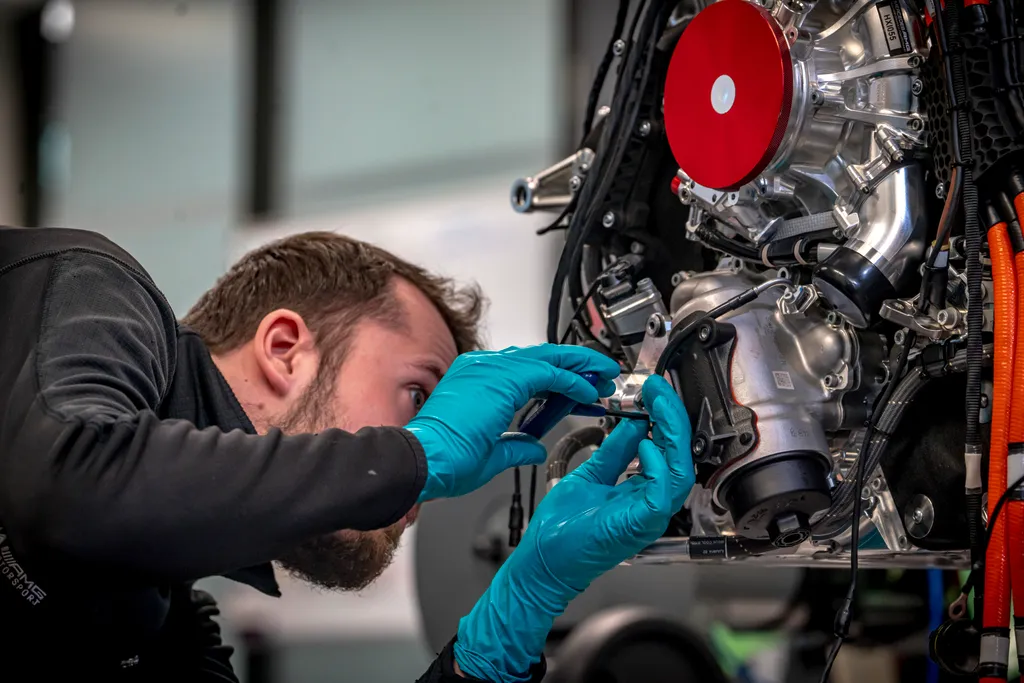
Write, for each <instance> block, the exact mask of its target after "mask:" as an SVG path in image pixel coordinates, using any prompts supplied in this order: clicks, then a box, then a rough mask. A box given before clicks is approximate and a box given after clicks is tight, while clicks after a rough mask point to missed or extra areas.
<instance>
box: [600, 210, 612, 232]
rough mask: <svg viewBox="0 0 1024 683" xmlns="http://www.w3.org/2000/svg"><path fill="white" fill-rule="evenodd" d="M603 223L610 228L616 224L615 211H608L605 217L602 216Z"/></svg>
mask: <svg viewBox="0 0 1024 683" xmlns="http://www.w3.org/2000/svg"><path fill="white" fill-rule="evenodd" d="M601 225H603V226H604V227H606V228H610V227H612V226H613V225H615V213H614V212H613V211H609V212H608V213H606V214H605V215H604V217H603V218H601Z"/></svg>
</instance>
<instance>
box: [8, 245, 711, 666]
mask: <svg viewBox="0 0 1024 683" xmlns="http://www.w3.org/2000/svg"><path fill="white" fill-rule="evenodd" d="M479 313H480V299H479V296H478V295H477V294H476V293H475V292H473V291H467V290H458V289H456V288H455V287H454V286H453V285H452V284H451V283H450V282H448V281H446V280H444V279H442V278H438V277H436V276H432V275H430V274H428V273H426V272H425V271H423V270H422V269H420V268H417V267H415V266H412V265H411V264H408V263H406V262H404V261H401V260H400V259H397V258H396V257H394V256H393V255H391V254H389V253H387V252H384V251H382V250H380V249H376V248H374V247H372V246H370V245H366V244H363V243H359V242H356V241H354V240H350V239H347V238H344V237H341V236H338V235H332V234H324V233H313V234H306V235H300V236H297V237H292V238H288V239H285V240H282V241H280V242H277V243H275V244H272V245H269V246H267V247H265V248H262V249H259V250H256V251H255V252H253V253H251V254H249V255H248V256H246V257H245V258H243V259H242V261H241V262H239V263H238V264H236V265H235V266H234V267H233V268H232V269H231V270H230V271H229V273H228V274H227V275H225V276H224V277H223V278H222V279H221V280H220V281H219V282H218V283H217V284H216V286H215V287H214V288H213V289H212V290H211V291H210V292H208V293H207V294H206V295H204V296H203V297H202V298H201V299H200V301H199V302H198V303H197V304H196V306H195V307H194V308H193V310H192V311H191V312H190V313H189V314H188V315H187V316H186V318H185V319H184V321H183V324H182V325H179V324H178V323H177V322H176V321H175V319H174V316H173V314H172V312H171V309H170V307H169V306H168V305H167V302H166V300H165V299H164V298H163V296H162V295H161V294H160V292H159V291H158V290H157V288H156V287H155V286H154V285H153V283H152V281H151V280H150V278H149V277H148V275H146V273H145V271H144V270H143V269H142V267H141V266H140V265H139V264H138V263H136V262H135V261H134V259H132V257H131V256H130V255H129V254H127V253H126V252H124V251H123V250H122V249H120V248H118V247H117V246H116V245H114V244H112V243H110V242H109V241H107V240H106V239H104V238H102V237H100V236H98V235H95V234H93V233H86V232H81V231H73V230H16V229H0V320H2V321H3V325H2V326H0V348H3V350H4V356H3V359H2V360H0V528H2V531H0V571H2V575H3V578H4V580H3V581H0V614H2V615H3V620H2V621H0V623H2V626H0V652H2V654H3V656H4V663H5V665H6V666H7V669H6V670H5V680H8V679H13V680H18V679H20V678H22V677H26V678H27V677H29V676H31V677H32V678H38V677H39V675H40V673H43V672H45V673H56V672H59V671H67V670H68V669H69V668H73V670H74V671H75V672H76V673H77V674H83V673H84V674H87V675H97V674H98V675H103V676H104V677H105V678H106V680H113V681H117V680H139V681H154V680H190V681H202V680H218V681H231V680H235V678H234V674H233V673H232V671H231V667H230V663H229V661H228V656H229V650H228V649H227V648H225V647H223V646H222V644H221V642H220V636H219V630H218V629H217V626H216V623H215V622H214V621H213V620H212V616H214V615H216V607H215V605H214V604H213V601H212V600H211V599H210V598H209V596H207V595H205V594H203V593H202V592H201V591H195V590H193V589H192V586H191V584H192V582H194V581H195V580H197V579H199V578H202V577H205V576H212V575H226V576H229V577H230V578H233V579H236V580H238V581H242V582H244V583H247V584H249V585H251V586H253V587H255V588H257V589H259V590H262V591H264V592H267V593H270V594H277V586H276V583H275V581H274V576H273V571H272V569H271V566H270V564H269V563H270V562H271V561H273V560H278V561H280V562H281V564H282V565H283V566H284V567H286V568H287V569H289V570H290V571H292V572H295V573H296V574H298V575H299V576H301V577H303V578H305V579H306V580H309V581H311V582H313V583H315V584H318V585H320V586H324V587H327V588H334V589H351V588H359V587H362V586H365V585H367V584H368V583H369V582H370V581H372V580H373V579H374V578H375V577H376V576H378V575H379V574H380V572H381V571H382V570H383V569H384V567H385V566H386V565H387V563H388V561H389V560H390V558H391V555H392V553H393V552H394V549H395V547H396V545H397V543H398V538H399V536H400V535H401V532H402V530H403V529H404V528H405V526H406V525H408V524H409V523H411V522H412V521H413V520H414V519H415V516H416V511H417V508H418V504H420V503H423V502H426V501H429V500H432V499H436V498H444V497H451V496H458V495H462V494H464V493H468V492H470V491H472V490H474V489H476V488H478V487H479V486H482V485H483V484H485V483H486V482H487V481H489V480H490V479H491V478H492V477H493V476H494V475H496V474H497V473H499V472H500V471H502V470H504V469H506V468H508V467H513V466H520V465H527V464H536V463H539V462H542V461H543V459H544V457H545V455H544V450H543V447H542V446H540V444H538V443H537V442H536V441H534V440H532V439H529V438H526V437H524V436H523V435H514V434H512V435H509V434H505V435H503V432H504V431H505V430H506V429H507V427H508V425H509V423H510V422H511V421H512V419H513V416H514V414H515V413H516V412H517V411H518V410H520V409H521V408H522V407H523V406H524V405H525V404H526V403H527V401H528V400H529V399H530V398H531V397H534V396H536V395H538V394H540V393H542V392H557V393H562V394H566V395H568V396H570V397H572V398H573V399H574V400H577V401H580V402H583V403H591V402H593V401H595V400H597V398H598V396H599V395H607V394H608V393H610V391H611V389H612V387H611V383H610V380H611V379H612V378H614V377H615V376H616V375H617V374H618V372H619V368H618V365H617V364H616V363H615V362H614V361H611V360H610V359H608V358H606V357H604V356H602V355H601V354H598V353H596V352H592V351H589V350H586V349H582V348H577V347H558V346H551V345H543V346H538V347H530V348H525V349H506V350H505V351H502V352H497V353H494V352H472V351H471V350H472V349H473V348H474V347H475V346H477V336H476V324H477V319H478V317H479ZM585 371H591V372H596V373H598V374H599V376H600V377H601V378H602V379H601V381H600V382H599V384H598V386H597V387H596V388H595V387H593V386H591V385H590V384H589V383H588V382H586V381H584V380H583V378H582V377H580V375H579V373H581V372H585ZM644 395H645V402H646V405H648V406H649V411H650V413H651V418H652V421H653V423H654V427H653V440H648V439H646V438H645V437H646V436H647V431H648V429H647V425H646V424H645V423H634V422H626V423H623V424H622V425H620V426H619V427H618V428H617V429H616V431H615V433H613V434H612V435H611V436H610V437H609V438H608V440H607V441H606V444H605V445H604V446H603V447H602V449H601V450H600V451H599V452H598V453H597V454H595V455H594V456H593V457H592V458H591V459H590V460H589V461H588V462H587V463H585V465H584V466H581V467H580V468H578V469H577V470H576V472H574V473H573V474H572V475H571V476H569V477H566V478H565V479H563V480H562V482H561V483H560V484H559V485H558V486H557V487H556V488H555V489H553V490H552V492H551V493H550V494H549V495H548V496H546V497H545V499H544V501H543V502H542V504H541V505H540V506H539V507H538V510H537V512H536V514H535V517H534V519H533V521H532V523H531V524H530V526H529V528H528V529H527V531H526V533H525V535H524V538H523V541H522V543H521V544H520V546H519V547H518V548H517V550H516V551H515V552H514V553H513V554H512V556H511V557H510V558H509V560H508V561H507V562H506V563H505V564H504V565H503V566H502V568H501V569H500V571H499V572H498V575H497V576H496V577H495V580H494V582H493V583H492V585H491V587H490V588H489V590H488V592H487V594H485V595H484V596H483V597H482V598H481V600H480V602H479V603H478V604H477V606H476V608H474V610H473V612H472V613H471V614H470V615H468V616H467V617H466V618H465V619H463V620H462V622H461V623H460V626H459V632H458V634H457V635H456V637H455V638H454V639H453V641H452V643H451V644H450V645H449V646H448V647H447V648H446V649H445V650H444V651H443V652H442V653H441V654H440V656H439V657H438V659H437V661H435V662H434V664H433V665H432V666H431V668H430V670H429V671H428V672H427V673H426V674H425V675H424V677H423V679H422V680H424V681H449V680H465V679H467V678H468V679H470V680H490V681H502V682H505V681H526V680H539V678H540V676H542V675H543V667H544V665H543V659H542V657H541V653H542V650H543V644H544V639H545V638H546V635H547V631H548V630H549V629H550V627H551V623H552V621H553V620H554V618H555V617H556V616H557V615H558V614H560V613H561V611H562V610H564V609H565V607H566V606H567V605H568V603H569V601H570V600H571V599H572V598H573V597H574V596H575V595H576V594H578V593H579V592H580V591H581V590H583V589H584V588H586V586H587V585H588V584H589V583H590V581H592V580H593V579H594V578H596V577H597V576H598V575H600V574H601V573H602V572H604V571H607V570H608V569H610V568H611V567H613V566H615V565H616V564H618V563H619V562H620V561H622V560H624V559H626V558H628V557H629V556H631V555H633V554H635V552H637V551H638V550H639V549H641V548H642V547H643V546H644V545H646V544H647V543H649V542H651V541H652V540H654V539H655V538H657V537H658V535H660V533H662V532H663V531H664V529H665V528H666V526H667V524H668V520H669V517H670V516H671V515H672V513H673V512H674V511H676V510H678V509H679V507H680V506H681V505H682V503H683V500H684V499H685V496H686V494H687V493H688V491H689V488H690V486H691V485H692V482H693V471H692V464H691V463H690V461H689V425H688V423H687V421H686V417H685V414H684V412H683V411H682V408H681V406H680V404H679V401H678V399H677V398H676V396H675V393H674V391H673V390H672V389H671V387H669V386H668V385H667V383H665V382H664V381H663V380H661V379H660V378H655V379H654V380H652V381H649V382H648V384H647V385H646V386H645V387H644ZM637 453H639V457H640V459H641V464H642V467H643V470H644V475H643V476H640V477H634V478H632V479H629V480H627V481H625V482H623V483H622V484H619V485H616V481H617V479H618V478H619V475H620V474H621V473H622V472H623V471H624V469H625V467H626V465H627V464H628V462H629V461H630V460H631V459H632V458H633V457H634V456H635V455H637ZM19 666H20V667H21V671H22V672H23V673H21V674H18V673H17V669H18V668H19ZM27 671H31V674H28V673H27ZM8 676H10V678H8Z"/></svg>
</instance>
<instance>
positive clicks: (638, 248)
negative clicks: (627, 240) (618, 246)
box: [629, 242, 644, 254]
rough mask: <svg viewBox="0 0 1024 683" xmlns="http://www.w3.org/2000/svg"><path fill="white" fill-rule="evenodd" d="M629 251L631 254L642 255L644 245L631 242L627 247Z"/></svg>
mask: <svg viewBox="0 0 1024 683" xmlns="http://www.w3.org/2000/svg"><path fill="white" fill-rule="evenodd" d="M629 251H630V253H631V254H642V253H644V245H642V244H640V243H639V242H633V243H632V244H630V245H629Z"/></svg>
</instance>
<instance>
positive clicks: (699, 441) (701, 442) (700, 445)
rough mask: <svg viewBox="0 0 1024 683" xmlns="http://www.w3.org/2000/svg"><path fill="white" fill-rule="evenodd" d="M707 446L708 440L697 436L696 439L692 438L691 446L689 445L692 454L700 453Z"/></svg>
mask: <svg viewBox="0 0 1024 683" xmlns="http://www.w3.org/2000/svg"><path fill="white" fill-rule="evenodd" d="M707 447H708V442H707V441H706V440H705V439H704V437H703V436H698V437H697V438H696V439H694V440H693V446H691V447H690V450H692V451H693V454H694V455H700V454H701V453H703V452H704V451H705V450H707Z"/></svg>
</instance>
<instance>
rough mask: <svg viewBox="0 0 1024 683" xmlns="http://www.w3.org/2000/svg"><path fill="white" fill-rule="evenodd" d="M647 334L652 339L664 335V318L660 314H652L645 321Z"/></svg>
mask: <svg viewBox="0 0 1024 683" xmlns="http://www.w3.org/2000/svg"><path fill="white" fill-rule="evenodd" d="M647 334H649V335H651V336H652V337H660V336H661V335H663V334H665V318H664V316H662V315H661V313H654V314H652V315H651V317H650V318H648V319H647Z"/></svg>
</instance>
